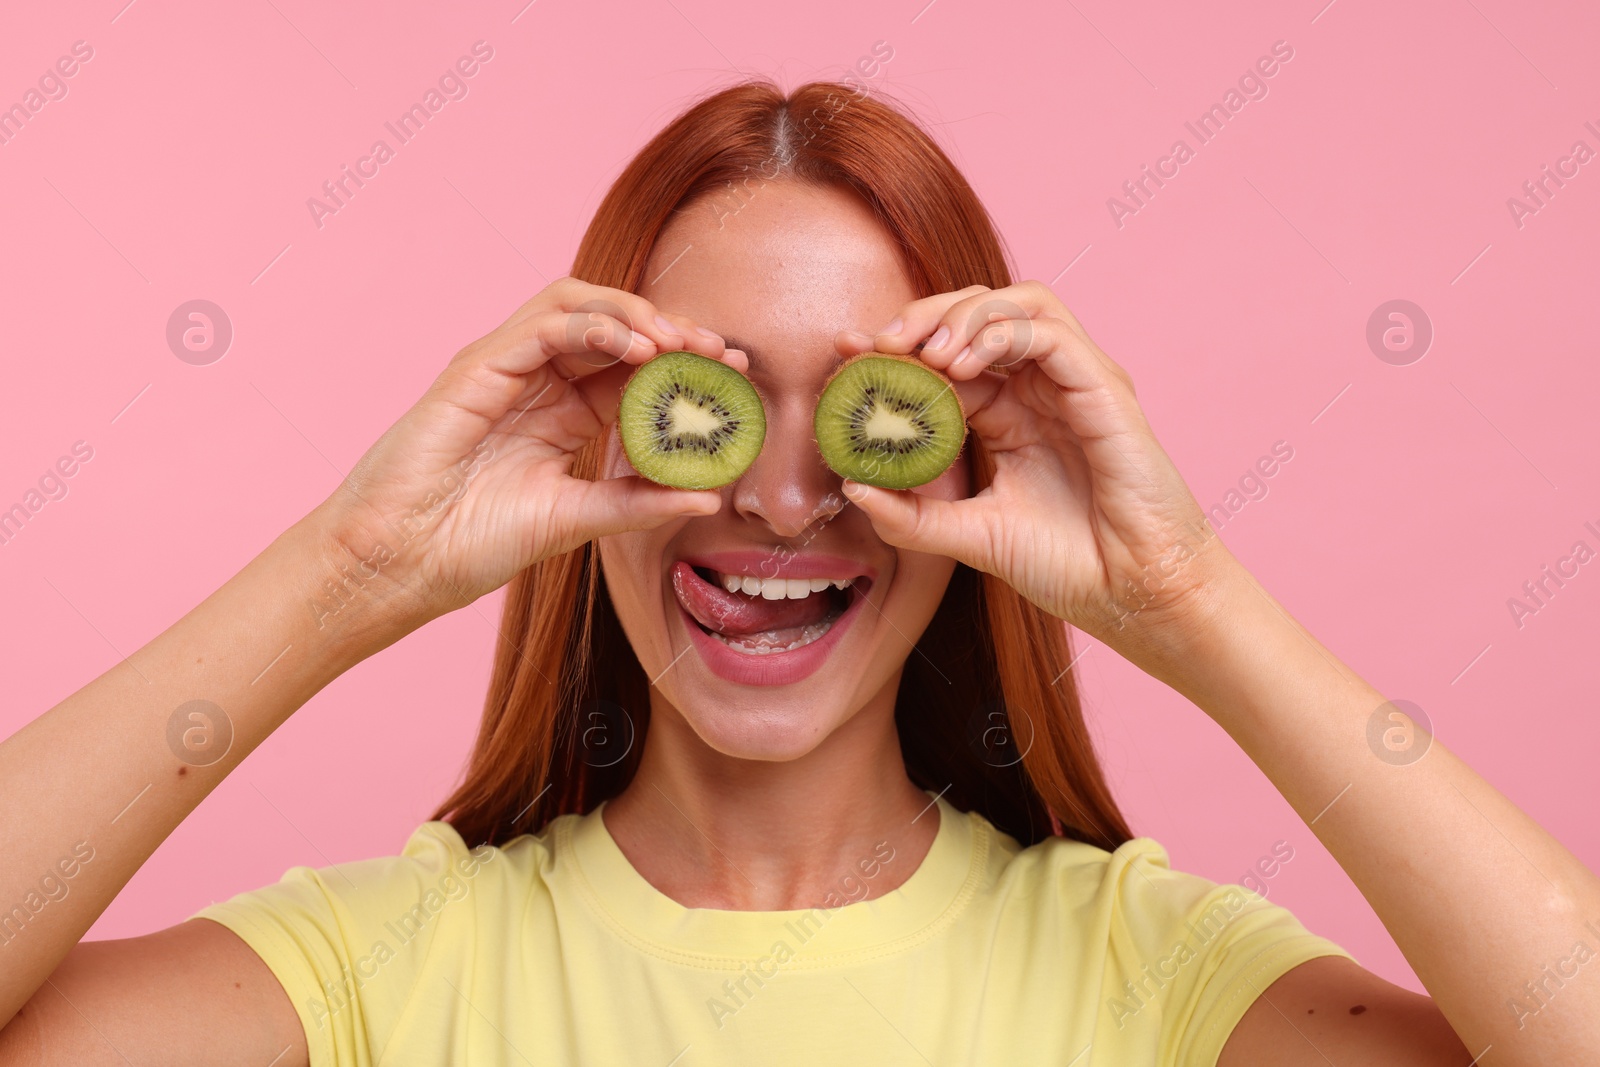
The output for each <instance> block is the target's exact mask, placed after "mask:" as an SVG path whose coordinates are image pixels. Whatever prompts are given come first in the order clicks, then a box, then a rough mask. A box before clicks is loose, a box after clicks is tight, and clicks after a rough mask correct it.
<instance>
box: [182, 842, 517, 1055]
mask: <svg viewBox="0 0 1600 1067" xmlns="http://www.w3.org/2000/svg"><path fill="white" fill-rule="evenodd" d="M495 854H496V850H495V849H493V848H490V847H489V846H483V847H481V848H479V849H475V850H472V851H469V850H468V849H467V847H466V844H465V843H464V842H463V841H462V839H461V837H460V835H459V834H457V833H456V832H455V830H454V829H453V828H451V827H450V826H449V825H448V824H447V823H443V822H428V823H424V824H422V825H421V826H420V827H418V828H417V830H416V831H415V832H414V833H413V834H412V835H411V837H410V839H409V840H408V841H407V842H406V845H405V848H404V849H403V850H402V851H401V854H400V855H398V856H385V857H381V858H378V859H370V860H359V861H356V862H353V863H340V864H334V865H332V866H328V867H321V868H316V869H313V868H311V867H293V868H290V869H289V870H288V871H286V872H285V873H284V875H283V877H282V878H281V879H280V880H279V881H278V882H276V883H274V884H272V885H268V886H263V887H262V888H260V889H253V890H249V891H247V892H243V893H240V894H238V895H237V896H235V897H232V898H230V899H228V900H225V901H222V902H220V903H215V904H211V905H208V906H207V907H204V908H201V909H200V910H199V911H197V912H195V913H194V914H193V915H191V916H189V917H190V918H201V919H210V920H212V921H214V922H218V923H221V924H222V925H223V926H226V927H227V928H228V929H229V930H232V931H233V932H234V933H235V934H237V935H238V936H239V937H240V938H241V939H242V940H243V941H244V942H245V943H246V944H247V945H249V946H250V947H251V948H252V949H253V950H254V951H255V952H256V954H257V955H258V956H260V957H261V959H262V961H263V962H265V963H266V965H267V967H268V968H269V969H271V971H272V973H273V974H274V975H275V976H276V977H277V979H278V981H279V983H280V984H281V985H282V986H283V988H284V991H285V992H286V993H287V994H288V995H289V999H290V1000H291V1001H292V1002H293V1003H294V1006H295V1011H296V1012H297V1013H298V1014H299V1016H300V1024H301V1026H302V1027H303V1028H304V1029H305V1034H306V1043H307V1046H308V1047H309V1050H310V1061H311V1067H371V1065H372V1064H374V1063H377V1062H378V1061H379V1059H380V1058H381V1056H382V1053H383V1050H384V1048H385V1047H386V1046H387V1044H388V1043H389V1040H390V1038H391V1037H392V1036H393V1035H394V1031H395V1028H396V1026H397V1025H398V1024H399V1023H400V1021H401V1018H402V1016H403V1014H404V1012H405V1008H406V1004H407V1002H408V1001H409V999H410V997H411V993H412V991H413V989H414V988H415V987H416V983H417V976H418V975H419V974H420V973H421V972H422V971H423V969H424V967H425V966H426V964H427V962H428V957H429V954H430V953H431V952H432V951H434V949H435V946H436V944H438V945H448V944H450V943H451V942H452V940H455V939H456V938H453V937H452V932H451V930H450V928H451V927H452V926H457V925H460V924H462V923H468V922H470V921H471V916H470V914H468V912H469V910H470V905H462V904H458V903H456V902H457V901H463V900H465V899H467V898H468V897H469V896H470V894H471V890H472V888H473V885H472V883H473V881H474V880H475V879H477V878H479V877H481V873H480V872H481V871H482V870H483V868H484V866H485V865H486V864H487V863H489V862H490V861H491V860H492V859H493V858H494V856H495ZM458 935H459V932H457V936H458Z"/></svg>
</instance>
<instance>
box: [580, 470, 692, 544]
mask: <svg viewBox="0 0 1600 1067" xmlns="http://www.w3.org/2000/svg"><path fill="white" fill-rule="evenodd" d="M721 509H722V494H721V493H719V492H717V491H716V490H714V489H669V488H667V487H666V486H664V485H657V484H655V483H654V482H651V481H648V480H646V479H644V478H641V477H639V476H638V475H636V474H629V475H623V476H622V477H618V478H604V479H601V480H600V481H594V482H587V481H586V482H583V483H582V486H581V487H580V497H579V499H578V501H577V502H575V504H574V505H573V513H574V515H575V516H577V521H578V524H579V525H580V526H581V529H578V530H576V531H575V535H576V536H577V537H578V538H579V539H580V542H581V541H586V540H589V539H591V538H595V537H606V536H609V535H611V534H619V533H626V532H628V531H630V530H649V529H653V528H655V527H657V526H660V525H661V524H662V523H666V522H671V521H672V520H673V519H682V518H691V517H694V516H705V515H715V514H716V513H717V512H718V511H720V510H721Z"/></svg>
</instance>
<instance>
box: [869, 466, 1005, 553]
mask: <svg viewBox="0 0 1600 1067" xmlns="http://www.w3.org/2000/svg"><path fill="white" fill-rule="evenodd" d="M841 491H842V492H843V493H844V495H845V497H846V498H848V499H849V501H850V502H851V503H852V504H854V505H856V507H858V508H860V509H861V510H862V511H864V512H866V513H867V518H869V519H871V520H872V528H873V529H874V530H876V531H877V533H878V536H879V537H881V538H883V539H884V540H885V541H887V542H888V543H889V544H891V545H894V546H895V547H896V548H905V549H910V550H911V551H913V552H927V553H930V554H933V555H939V556H950V557H951V558H953V559H958V560H960V561H961V562H962V563H965V564H967V565H969V566H973V567H978V568H979V569H982V567H983V561H982V560H980V559H979V558H978V553H977V552H976V551H975V548H976V546H975V545H974V544H973V543H972V538H971V536H970V535H969V534H968V532H967V530H966V528H965V526H966V524H965V523H963V522H962V516H961V513H960V511H959V510H958V508H959V506H960V505H959V503H957V502H953V501H949V500H940V499H939V498H938V497H931V496H922V495H920V494H918V493H913V492H911V491H910V490H907V489H880V488H878V487H877V486H873V485H863V484H862V483H860V482H852V481H848V480H847V481H845V483H844V485H843V487H842V490H841Z"/></svg>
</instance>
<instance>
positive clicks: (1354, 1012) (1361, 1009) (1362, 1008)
mask: <svg viewBox="0 0 1600 1067" xmlns="http://www.w3.org/2000/svg"><path fill="white" fill-rule="evenodd" d="M1366 1010H1367V1006H1366V1005H1365V1004H1357V1005H1356V1006H1355V1007H1353V1008H1351V1009H1350V1014H1351V1015H1360V1014H1361V1013H1362V1012H1364V1011H1366Z"/></svg>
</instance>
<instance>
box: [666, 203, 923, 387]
mask: <svg viewBox="0 0 1600 1067" xmlns="http://www.w3.org/2000/svg"><path fill="white" fill-rule="evenodd" d="M640 293H641V295H643V296H644V297H645V298H647V299H648V300H650V301H651V302H652V303H654V304H655V305H656V306H657V307H658V308H660V309H661V310H663V311H668V312H675V313H678V314H683V315H688V316H689V317H690V318H692V319H694V320H695V322H697V323H699V324H700V325H702V326H705V327H707V328H708V329H711V330H715V331H716V332H718V333H719V334H721V335H723V336H724V337H731V338H733V339H735V340H736V341H739V342H743V343H745V344H746V345H748V346H749V347H750V348H752V349H754V350H755V351H753V352H752V353H751V368H750V373H751V376H752V377H766V376H770V375H771V374H772V373H773V371H774V370H775V363H776V361H778V360H781V361H782V362H783V363H784V364H785V365H791V364H793V363H794V362H795V361H796V360H804V361H806V362H807V363H810V362H811V361H816V363H817V366H818V367H823V366H826V367H831V365H832V364H833V363H834V362H835V361H836V358H837V357H836V354H835V352H834V349H833V337H834V334H836V333H837V332H838V331H840V330H846V329H854V330H862V331H866V332H869V333H870V332H873V331H875V330H877V329H879V328H880V327H882V326H883V325H884V324H885V323H887V322H888V321H889V319H891V318H893V317H894V315H895V314H896V313H898V311H899V310H900V308H901V307H902V306H903V305H904V304H905V303H906V302H907V301H909V300H911V299H913V298H914V296H915V295H916V294H915V293H914V291H913V290H912V288H911V283H910V281H909V279H908V278H907V276H906V272H905V267H904V264H903V263H902V261H901V258H900V252H899V247H898V245H897V244H896V242H895V240H894V238H893V237H892V236H891V235H890V233H889V232H888V230H887V229H885V228H884V226H883V225H882V224H881V223H879V222H878V220H877V218H876V217H875V216H874V215H873V214H872V211H871V209H869V208H868V207H867V205H866V204H865V203H864V202H863V201H862V200H861V199H860V198H859V197H856V196H855V195H853V194H851V193H849V192H846V191H845V190H842V189H838V188H834V187H831V186H814V185H806V184H801V183H798V182H794V181H777V182H766V183H763V182H761V181H760V180H759V179H754V180H752V181H751V182H750V183H749V184H748V186H747V187H741V186H737V185H736V186H735V191H731V192H730V191H714V192H712V193H710V194H708V195H706V196H702V197H700V198H699V199H697V200H695V201H692V202H691V203H689V204H688V205H686V206H685V207H684V208H683V209H682V210H680V211H679V212H678V214H677V215H675V216H674V218H673V219H672V221H671V222H669V223H668V224H667V226H666V228H665V229H664V230H663V231H662V234H661V237H660V239H659V240H658V241H657V242H656V247H655V248H654V249H653V250H652V251H651V256H650V261H649V263H648V264H647V265H646V268H645V284H644V287H643V288H641V290H640Z"/></svg>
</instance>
